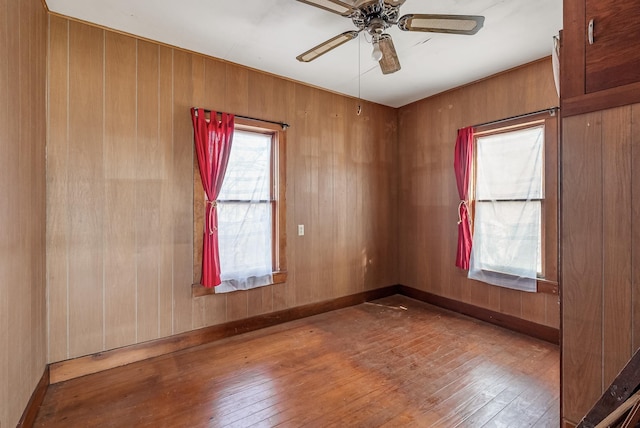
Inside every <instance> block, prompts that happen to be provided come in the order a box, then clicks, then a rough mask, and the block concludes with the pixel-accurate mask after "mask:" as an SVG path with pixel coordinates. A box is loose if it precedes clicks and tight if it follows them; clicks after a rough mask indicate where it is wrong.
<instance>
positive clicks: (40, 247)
mask: <svg viewBox="0 0 640 428" xmlns="http://www.w3.org/2000/svg"><path fill="white" fill-rule="evenodd" d="M46 39H47V18H46V14H45V11H44V9H43V7H42V3H41V2H40V1H37V0H27V1H21V2H15V1H6V0H0V57H1V58H2V61H1V62H0V153H1V155H0V193H1V194H2V198H1V200H0V379H2V380H1V381H0V426H7V427H9V426H16V424H17V423H18V421H19V419H20V416H21V414H22V412H23V410H24V408H25V406H26V405H27V402H28V400H29V398H30V396H31V393H32V392H33V390H34V388H35V387H36V384H37V383H38V381H39V380H40V378H41V376H42V373H43V371H44V369H45V363H46V343H47V339H46V335H47V326H46V307H45V304H46V287H45V285H46V282H45V281H46V271H45V269H46V266H45V242H46V235H45V226H46V209H45V204H46V196H45V187H46V176H45V142H46V123H47V120H46V74H47V65H46V57H47V52H46Z"/></svg>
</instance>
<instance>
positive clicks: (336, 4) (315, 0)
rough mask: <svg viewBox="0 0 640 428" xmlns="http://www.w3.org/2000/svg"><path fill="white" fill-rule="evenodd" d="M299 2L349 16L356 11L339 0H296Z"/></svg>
mask: <svg viewBox="0 0 640 428" xmlns="http://www.w3.org/2000/svg"><path fill="white" fill-rule="evenodd" d="M298 1H299V2H301V3H306V4H309V5H311V6H315V7H319V8H320V9H324V10H328V11H329V12H333V13H337V14H338V15H342V16H349V15H351V14H352V13H354V12H355V11H356V9H354V8H353V6H351V5H349V4H347V3H344V2H341V1H340V0H298Z"/></svg>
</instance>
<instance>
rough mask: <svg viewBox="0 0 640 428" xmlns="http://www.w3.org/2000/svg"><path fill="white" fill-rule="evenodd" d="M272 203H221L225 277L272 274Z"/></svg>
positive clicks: (220, 218) (219, 222)
mask: <svg viewBox="0 0 640 428" xmlns="http://www.w3.org/2000/svg"><path fill="white" fill-rule="evenodd" d="M271 231H272V223H271V203H268V202H267V203H244V202H240V203H230V202H225V203H220V204H218V239H219V245H220V269H221V272H222V279H223V280H227V279H238V278H247V277H251V276H260V275H265V274H270V273H271V271H272V262H271Z"/></svg>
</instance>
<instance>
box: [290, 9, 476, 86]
mask: <svg viewBox="0 0 640 428" xmlns="http://www.w3.org/2000/svg"><path fill="white" fill-rule="evenodd" d="M298 1H299V2H302V3H306V4H309V5H311V6H315V7H319V8H321V9H324V10H327V11H329V12H333V13H336V14H338V15H342V16H344V17H345V18H349V19H351V21H352V22H353V24H354V25H355V26H356V28H357V30H352V31H345V32H344V33H342V34H339V35H337V36H335V37H332V38H331V39H329V40H327V41H325V42H323V43H320V44H319V45H318V46H315V47H313V48H311V49H309V50H308V51H306V52H305V53H303V54H301V55H298V56H297V57H296V59H297V60H298V61H301V62H310V61H313V60H314V59H316V58H318V57H319V56H321V55H324V54H325V53H327V52H329V51H330V50H332V49H335V48H337V47H338V46H340V45H342V44H344V43H346V42H348V41H349V40H353V39H355V38H356V37H358V35H359V34H360V32H361V31H366V32H367V33H369V35H371V43H372V44H373V52H372V55H371V56H372V58H373V59H374V60H375V61H378V63H379V64H380V68H381V70H382V73H383V74H390V73H395V72H396V71H398V70H400V61H398V55H397V53H396V49H395V47H394V45H393V40H391V36H390V35H389V34H387V33H385V32H384V31H385V30H386V29H387V28H389V27H391V26H392V25H397V26H398V28H400V29H401V30H404V31H425V32H430V33H451V34H465V35H472V34H475V33H477V32H478V31H479V30H480V29H481V28H482V25H483V24H484V16H477V15H426V14H408V15H404V16H402V17H400V6H402V5H403V4H404V2H405V0H342V1H341V0H298Z"/></svg>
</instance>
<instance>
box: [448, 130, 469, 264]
mask: <svg viewBox="0 0 640 428" xmlns="http://www.w3.org/2000/svg"><path fill="white" fill-rule="evenodd" d="M472 161H473V127H467V128H462V129H460V130H458V138H457V140H456V150H455V157H454V160H453V168H454V170H455V173H456V183H457V184H458V195H459V196H460V204H459V205H458V251H457V255H456V266H457V267H459V268H460V269H465V270H469V258H470V256H471V244H472V237H471V222H470V219H469V206H468V203H469V176H470V175H471V162H472Z"/></svg>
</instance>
